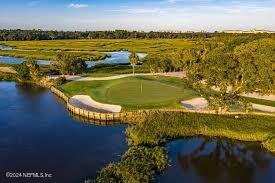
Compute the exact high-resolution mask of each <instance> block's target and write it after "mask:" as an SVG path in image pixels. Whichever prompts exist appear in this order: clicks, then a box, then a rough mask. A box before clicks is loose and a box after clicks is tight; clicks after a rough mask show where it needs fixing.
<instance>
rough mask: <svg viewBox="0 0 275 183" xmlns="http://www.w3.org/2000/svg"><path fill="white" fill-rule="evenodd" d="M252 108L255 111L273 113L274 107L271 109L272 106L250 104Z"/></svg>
mask: <svg viewBox="0 0 275 183" xmlns="http://www.w3.org/2000/svg"><path fill="white" fill-rule="evenodd" d="M252 108H253V109H255V110H259V111H264V112H275V107H272V106H266V105H260V104H252Z"/></svg>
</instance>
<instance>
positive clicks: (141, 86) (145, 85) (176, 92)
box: [106, 80, 184, 104]
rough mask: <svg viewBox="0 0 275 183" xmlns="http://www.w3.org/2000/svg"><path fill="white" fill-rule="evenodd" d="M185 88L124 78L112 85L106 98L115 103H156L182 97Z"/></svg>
mask: <svg viewBox="0 0 275 183" xmlns="http://www.w3.org/2000/svg"><path fill="white" fill-rule="evenodd" d="M183 93H184V90H183V88H181V87H177V86H172V85H169V84H165V83H161V82H158V81H147V80H124V81H122V82H119V83H115V84H113V85H111V87H110V88H109V89H108V90H107V92H106V98H107V99H108V100H109V101H112V102H113V103H124V104H144V103H147V104H154V103H159V102H165V101H171V100H175V99H180V98H181V97H182V96H183Z"/></svg>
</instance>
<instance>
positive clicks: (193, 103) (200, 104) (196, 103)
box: [181, 97, 275, 112]
mask: <svg viewBox="0 0 275 183" xmlns="http://www.w3.org/2000/svg"><path fill="white" fill-rule="evenodd" d="M181 104H182V105H183V106H184V107H186V108H187V109H190V110H203V109H206V108H207V107H208V102H207V100H206V99H205V98H203V97H199V98H193V99H191V100H185V101H181ZM252 108H253V109H255V110H259V111H263V112H275V107H272V106H266V105H260V104H254V103H252Z"/></svg>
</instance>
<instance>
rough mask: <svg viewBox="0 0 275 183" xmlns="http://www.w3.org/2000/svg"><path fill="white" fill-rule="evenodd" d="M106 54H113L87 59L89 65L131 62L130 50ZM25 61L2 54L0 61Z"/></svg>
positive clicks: (141, 54) (46, 63)
mask: <svg viewBox="0 0 275 183" xmlns="http://www.w3.org/2000/svg"><path fill="white" fill-rule="evenodd" d="M106 54H110V55H111V56H110V57H108V58H106V59H104V60H97V61H86V63H87V65H88V67H92V66H95V65H96V64H98V63H104V64H112V63H130V62H129V59H128V58H129V55H130V54H131V53H130V52H128V51H118V52H106ZM137 55H138V56H139V58H144V57H146V55H147V54H145V53H137ZM24 61H26V59H25V58H16V57H8V56H0V63H8V64H21V63H22V62H24ZM36 62H37V63H38V64H40V65H51V64H52V61H49V60H36Z"/></svg>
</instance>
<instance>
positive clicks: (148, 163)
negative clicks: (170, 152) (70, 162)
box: [95, 146, 168, 183]
mask: <svg viewBox="0 0 275 183" xmlns="http://www.w3.org/2000/svg"><path fill="white" fill-rule="evenodd" d="M167 164H168V158H167V155H166V151H165V149H164V148H163V147H158V146H157V147H144V146H132V147H130V148H129V149H128V151H127V152H126V153H125V154H124V155H123V156H122V159H121V161H120V162H119V163H117V164H113V163H112V164H109V165H108V166H107V167H106V168H104V169H102V170H101V172H100V174H99V176H98V177H97V179H96V180H95V182H98V183H105V182H123V183H128V182H131V183H147V182H151V181H152V179H153V176H154V174H155V173H160V172H162V171H163V170H164V169H165V168H166V166H167Z"/></svg>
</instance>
